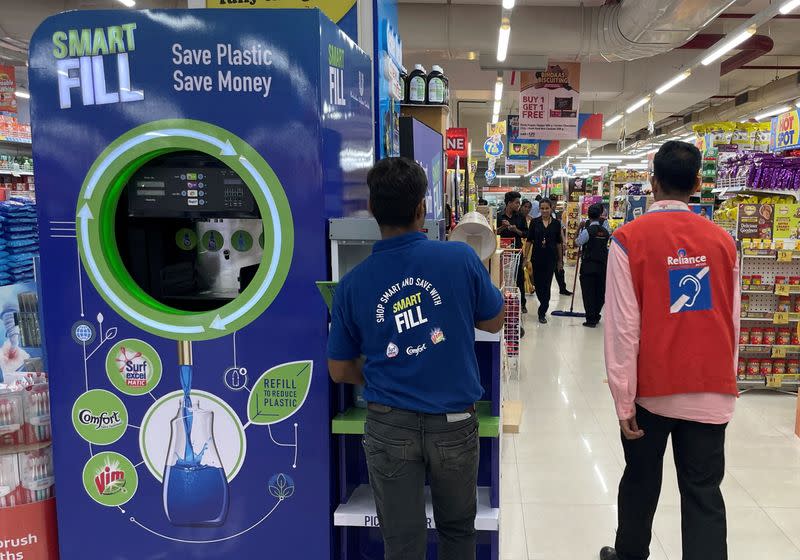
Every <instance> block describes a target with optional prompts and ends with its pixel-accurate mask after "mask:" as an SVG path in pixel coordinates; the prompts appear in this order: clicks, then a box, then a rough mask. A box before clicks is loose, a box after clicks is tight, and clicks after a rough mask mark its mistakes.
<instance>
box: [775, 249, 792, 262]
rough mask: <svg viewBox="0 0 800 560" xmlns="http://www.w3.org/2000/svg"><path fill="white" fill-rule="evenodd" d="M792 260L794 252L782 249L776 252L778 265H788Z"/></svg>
mask: <svg viewBox="0 0 800 560" xmlns="http://www.w3.org/2000/svg"><path fill="white" fill-rule="evenodd" d="M793 258H794V251H791V250H788V249H782V250H780V251H778V262H779V263H789V262H792V259H793Z"/></svg>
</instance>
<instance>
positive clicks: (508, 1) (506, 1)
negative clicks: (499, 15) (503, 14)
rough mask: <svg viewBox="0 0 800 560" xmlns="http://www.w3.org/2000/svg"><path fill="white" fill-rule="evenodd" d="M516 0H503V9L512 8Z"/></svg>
mask: <svg viewBox="0 0 800 560" xmlns="http://www.w3.org/2000/svg"><path fill="white" fill-rule="evenodd" d="M516 3H517V2H516V0H503V9H504V10H513V9H514V4H516Z"/></svg>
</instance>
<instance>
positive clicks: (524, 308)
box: [522, 305, 528, 313]
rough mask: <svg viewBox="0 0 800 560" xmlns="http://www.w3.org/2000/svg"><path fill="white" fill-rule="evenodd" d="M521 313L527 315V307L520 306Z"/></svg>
mask: <svg viewBox="0 0 800 560" xmlns="http://www.w3.org/2000/svg"><path fill="white" fill-rule="evenodd" d="M522 312H523V313H527V312H528V308H527V307H525V306H524V305H523V306H522Z"/></svg>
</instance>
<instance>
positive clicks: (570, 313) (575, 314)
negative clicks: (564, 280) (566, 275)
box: [551, 253, 586, 317]
mask: <svg viewBox="0 0 800 560" xmlns="http://www.w3.org/2000/svg"><path fill="white" fill-rule="evenodd" d="M580 270H581V253H578V262H577V263H576V264H575V278H573V280H572V299H571V300H570V302H569V311H553V312H552V313H551V315H553V316H554V317H586V313H581V312H580V311H575V288H576V287H577V286H578V273H579V272H580Z"/></svg>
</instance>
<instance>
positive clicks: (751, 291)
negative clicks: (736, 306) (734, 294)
mask: <svg viewBox="0 0 800 560" xmlns="http://www.w3.org/2000/svg"><path fill="white" fill-rule="evenodd" d="M745 294H772V295H773V296H774V295H775V291H774V290H742V295H745Z"/></svg>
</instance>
